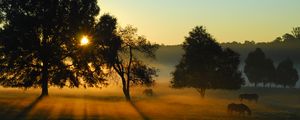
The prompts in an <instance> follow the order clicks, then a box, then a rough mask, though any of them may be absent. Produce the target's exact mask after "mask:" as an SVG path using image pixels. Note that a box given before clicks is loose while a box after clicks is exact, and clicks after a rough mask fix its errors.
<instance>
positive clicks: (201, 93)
mask: <svg viewBox="0 0 300 120" xmlns="http://www.w3.org/2000/svg"><path fill="white" fill-rule="evenodd" d="M196 90H197V92H198V93H199V94H200V95H201V97H202V98H204V97H205V88H196Z"/></svg>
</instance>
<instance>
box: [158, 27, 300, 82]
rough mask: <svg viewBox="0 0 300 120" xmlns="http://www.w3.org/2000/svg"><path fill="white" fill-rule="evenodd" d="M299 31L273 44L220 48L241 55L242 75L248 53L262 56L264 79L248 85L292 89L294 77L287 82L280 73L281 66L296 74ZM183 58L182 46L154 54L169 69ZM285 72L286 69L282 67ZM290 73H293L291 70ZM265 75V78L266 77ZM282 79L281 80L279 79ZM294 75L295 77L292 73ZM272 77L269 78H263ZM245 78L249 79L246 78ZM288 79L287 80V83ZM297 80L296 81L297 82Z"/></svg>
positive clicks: (247, 43) (299, 59) (299, 58)
mask: <svg viewBox="0 0 300 120" xmlns="http://www.w3.org/2000/svg"><path fill="white" fill-rule="evenodd" d="M299 33H300V32H299V27H296V28H294V29H293V30H292V32H291V33H286V34H284V35H283V36H282V37H278V38H276V39H275V40H274V41H272V42H265V43H255V42H254V41H245V42H244V43H238V42H232V43H221V44H220V45H221V46H222V47H224V48H226V47H228V48H230V49H232V50H234V51H236V52H237V53H239V54H240V60H241V64H240V69H241V70H242V71H243V72H245V71H244V65H245V61H246V58H247V56H248V54H249V53H250V52H253V51H255V50H256V49H257V48H259V49H260V50H261V51H262V52H263V54H264V55H263V56H264V60H263V62H264V63H262V64H263V65H261V67H262V69H261V70H258V71H260V73H265V75H262V76H264V77H262V78H260V79H261V80H257V81H259V82H254V81H251V80H249V81H250V83H253V84H256V85H258V84H259V85H260V84H262V86H270V85H272V86H273V87H275V86H276V85H277V87H278V86H286V87H294V85H295V83H296V82H295V81H296V78H297V76H295V77H293V78H294V80H292V78H288V76H289V75H287V74H286V75H283V74H281V73H282V72H279V71H280V70H281V69H282V67H281V66H290V67H289V68H290V71H292V72H294V71H295V70H297V71H298V72H299V64H300V52H299V51H300V39H299ZM183 54H184V50H183V49H182V48H181V45H173V46H172V45H162V46H161V47H160V48H159V49H158V52H157V60H158V62H159V63H160V64H165V65H169V66H175V65H176V64H177V63H178V62H179V61H180V58H181V55H183ZM283 63H286V64H287V63H288V64H289V65H283ZM284 68H288V67H284ZM292 69H293V70H292ZM266 74H268V75H266ZM279 75H281V76H279ZM294 75H296V74H295V73H294ZM266 76H271V77H266ZM282 76H286V77H282ZM244 77H245V78H247V77H249V76H247V75H246V74H245V76H244ZM288 79H289V80H288ZM297 80H298V79H297ZM287 81H293V82H291V83H289V84H287V83H285V82H287Z"/></svg>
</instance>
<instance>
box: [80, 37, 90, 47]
mask: <svg viewBox="0 0 300 120" xmlns="http://www.w3.org/2000/svg"><path fill="white" fill-rule="evenodd" d="M87 44H89V39H88V37H87V36H83V37H82V38H81V40H80V45H87Z"/></svg>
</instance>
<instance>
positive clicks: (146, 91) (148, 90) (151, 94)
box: [143, 88, 153, 96]
mask: <svg viewBox="0 0 300 120" xmlns="http://www.w3.org/2000/svg"><path fill="white" fill-rule="evenodd" d="M143 93H144V94H145V95H147V96H153V90H152V89H150V88H149V89H145V90H144V91H143Z"/></svg>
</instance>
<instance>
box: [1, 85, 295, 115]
mask: <svg viewBox="0 0 300 120" xmlns="http://www.w3.org/2000/svg"><path fill="white" fill-rule="evenodd" d="M143 89H144V88H134V89H133V92H132V96H133V103H130V102H126V101H125V99H124V97H123V95H122V93H121V87H117V86H114V87H109V88H103V89H101V90H100V89H68V88H64V89H58V88H50V89H49V91H50V96H49V97H46V98H42V99H38V96H39V92H40V90H39V89H29V90H26V91H24V90H20V89H11V88H0V119H1V120H6V119H8V120H9V119H41V120H44V119H70V120H71V119H95V120H106V119H134V120H139V119H141V120H142V119H158V120H175V119H182V120H185V119H192V120H193V119H194V120H198V119H199V120H202V119H203V120H214V119H217V120H232V119H233V120H235V119H236V120H239V119H242V120H299V119H300V89H267V88H243V89H241V90H238V91H221V90H209V91H207V94H206V97H205V98H204V99H202V98H201V97H200V96H199V95H198V94H197V92H196V90H194V89H180V90H176V89H171V88H169V87H168V85H167V84H158V85H157V86H156V87H154V88H153V90H154V92H155V95H154V96H153V97H147V96H145V95H143V94H142V90H143ZM240 93H258V94H259V95H260V99H259V101H258V103H253V102H244V103H245V104H246V105H248V106H249V107H250V109H251V110H252V112H253V114H252V116H245V117H242V116H238V115H229V114H227V111H226V107H227V105H228V104H229V103H232V102H235V103H240V101H239V100H238V97H237V96H238V94H240Z"/></svg>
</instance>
